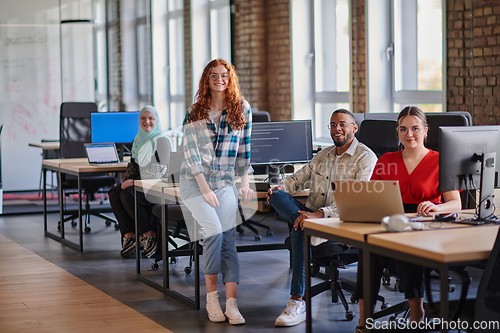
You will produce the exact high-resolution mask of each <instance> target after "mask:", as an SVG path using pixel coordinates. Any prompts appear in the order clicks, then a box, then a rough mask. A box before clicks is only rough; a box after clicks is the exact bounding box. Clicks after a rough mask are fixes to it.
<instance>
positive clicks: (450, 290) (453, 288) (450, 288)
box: [448, 284, 457, 293]
mask: <svg viewBox="0 0 500 333" xmlns="http://www.w3.org/2000/svg"><path fill="white" fill-rule="evenodd" d="M456 288H457V287H456V286H455V285H454V284H449V285H448V291H449V292H450V293H452V292H454V291H455V289H456Z"/></svg>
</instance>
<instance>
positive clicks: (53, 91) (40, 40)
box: [0, 0, 94, 191]
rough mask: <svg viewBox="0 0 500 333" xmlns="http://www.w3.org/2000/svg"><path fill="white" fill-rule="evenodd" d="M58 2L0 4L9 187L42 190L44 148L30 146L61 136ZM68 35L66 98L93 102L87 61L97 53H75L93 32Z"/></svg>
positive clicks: (0, 83) (0, 85) (0, 100)
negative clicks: (40, 187)
mask: <svg viewBox="0 0 500 333" xmlns="http://www.w3.org/2000/svg"><path fill="white" fill-rule="evenodd" d="M58 6H59V1H58V0H38V1H30V0H2V1H1V2H0V124H3V125H4V128H3V131H2V134H1V135H2V141H1V142H2V147H1V148H2V149H1V153H2V159H1V160H2V168H1V170H2V180H3V190H4V191H17V190H34V189H38V186H39V180H40V173H41V163H42V162H41V161H42V156H41V153H42V151H41V149H39V148H33V147H29V146H28V144H29V143H38V142H40V141H41V140H42V139H53V140H57V139H59V108H60V105H61V57H60V32H59V31H60V30H59V7H58ZM63 36H65V37H68V40H69V43H68V42H66V43H65V44H64V45H65V46H64V48H65V49H66V50H64V51H66V52H67V53H66V54H63V59H65V64H64V68H65V69H64V70H65V73H64V74H65V75H64V76H65V78H64V100H65V101H93V100H94V99H93V96H94V93H93V91H92V89H93V71H92V67H93V64H92V62H89V61H88V58H90V59H92V56H90V57H89V52H88V50H87V51H86V52H81V51H80V50H78V49H76V50H74V52H71V46H74V43H75V42H74V41H77V40H84V41H85V40H86V42H88V36H85V39H78V38H76V36H74V29H70V30H68V29H66V30H65V31H63ZM68 49H69V51H67V50H68ZM90 54H91V53H90ZM67 56H69V57H70V58H69V60H68V58H67ZM73 57H74V58H73ZM78 57H80V59H78ZM78 64H86V65H85V66H78ZM89 67H90V68H91V69H90V70H89ZM66 71H68V72H66ZM88 81H91V82H92V84H89V83H88Z"/></svg>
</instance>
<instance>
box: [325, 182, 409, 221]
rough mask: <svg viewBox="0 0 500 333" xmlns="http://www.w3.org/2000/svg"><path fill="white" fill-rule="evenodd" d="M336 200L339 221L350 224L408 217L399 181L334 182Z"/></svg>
mask: <svg viewBox="0 0 500 333" xmlns="http://www.w3.org/2000/svg"><path fill="white" fill-rule="evenodd" d="M332 188H333V197H334V198H335V203H336V205H337V212H338V214H339V218H340V220H342V221H346V222H376V223H380V221H381V220H382V217H384V216H389V215H393V214H404V208H403V201H402V199H401V192H400V190H399V182H398V181H388V180H370V181H361V180H334V181H332Z"/></svg>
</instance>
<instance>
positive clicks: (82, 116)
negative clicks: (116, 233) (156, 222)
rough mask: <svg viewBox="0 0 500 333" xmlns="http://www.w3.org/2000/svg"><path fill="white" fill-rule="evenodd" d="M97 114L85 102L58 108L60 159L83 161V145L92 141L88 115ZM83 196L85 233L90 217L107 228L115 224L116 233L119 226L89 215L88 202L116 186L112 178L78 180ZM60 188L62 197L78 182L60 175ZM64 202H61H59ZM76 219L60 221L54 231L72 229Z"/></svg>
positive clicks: (69, 176)
mask: <svg viewBox="0 0 500 333" xmlns="http://www.w3.org/2000/svg"><path fill="white" fill-rule="evenodd" d="M92 112H97V105H96V104H95V103H85V102H67V103H62V104H61V113H60V118H59V121H60V123H59V142H60V156H61V158H82V157H86V154H85V148H84V144H85V143H89V142H90V141H91V138H90V114H91V113H92ZM81 184H82V189H83V193H84V195H85V210H84V212H85V214H86V216H85V229H84V230H85V232H86V233H88V232H90V230H91V229H90V227H89V226H88V225H89V223H90V215H95V216H97V217H99V218H102V219H104V220H105V221H106V226H110V225H111V223H114V224H115V229H116V230H118V229H119V226H118V222H117V221H116V220H114V219H112V218H110V217H108V216H106V215H104V214H102V213H95V212H91V211H90V201H91V200H94V199H95V194H96V192H98V191H99V189H101V188H106V187H111V186H113V185H114V184H115V177H113V176H109V175H108V174H96V175H92V176H83V177H81ZM59 186H61V187H62V191H61V192H62V193H64V192H65V190H66V192H67V191H68V190H73V191H74V190H75V189H77V188H78V178H77V177H76V176H72V175H66V174H63V175H62V182H61V184H59ZM60 200H63V198H60ZM77 218H78V213H76V214H72V215H70V216H69V217H66V218H64V219H63V221H59V223H58V226H57V229H58V230H61V223H64V222H67V221H69V220H71V221H72V222H71V226H73V227H75V226H76V225H77V224H76V222H75V221H74V220H75V219H77Z"/></svg>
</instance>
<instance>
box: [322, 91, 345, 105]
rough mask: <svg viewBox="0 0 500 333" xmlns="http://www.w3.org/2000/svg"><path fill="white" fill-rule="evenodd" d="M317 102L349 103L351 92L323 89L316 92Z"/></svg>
mask: <svg viewBox="0 0 500 333" xmlns="http://www.w3.org/2000/svg"><path fill="white" fill-rule="evenodd" d="M314 100H315V102H316V103H349V92H347V91H346V92H339V91H322V92H316V93H315V94H314Z"/></svg>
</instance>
